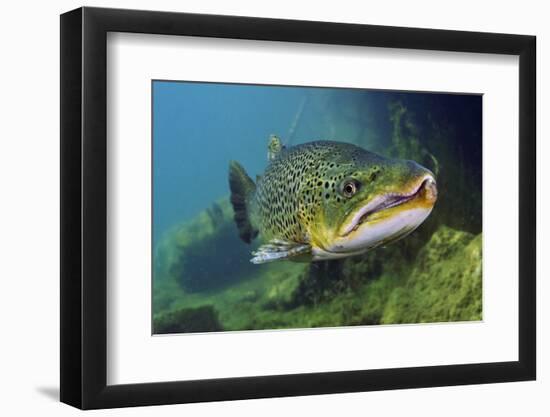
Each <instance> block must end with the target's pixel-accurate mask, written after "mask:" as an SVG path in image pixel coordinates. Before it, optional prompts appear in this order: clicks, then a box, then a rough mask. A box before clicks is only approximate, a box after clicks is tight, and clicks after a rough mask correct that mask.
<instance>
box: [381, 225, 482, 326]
mask: <svg viewBox="0 0 550 417" xmlns="http://www.w3.org/2000/svg"><path fill="white" fill-rule="evenodd" d="M481 318H482V235H481V234H479V235H477V236H474V235H472V234H470V233H467V232H461V231H457V230H454V229H451V228H449V227H445V226H442V227H440V228H439V229H438V230H437V232H436V233H434V235H433V236H432V238H431V239H430V241H429V242H428V243H427V245H426V246H425V247H424V248H422V250H421V251H420V252H419V254H418V258H417V260H416V262H415V263H414V264H413V268H412V271H411V273H410V276H409V278H408V280H407V282H406V284H405V285H403V286H401V287H398V288H395V290H394V291H393V292H392V294H391V296H390V297H389V300H388V302H387V304H386V307H385V308H384V312H383V316H382V319H381V322H382V323H388V324H389V323H426V322H445V321H469V320H481Z"/></svg>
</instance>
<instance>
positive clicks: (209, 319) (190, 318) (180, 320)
mask: <svg viewBox="0 0 550 417" xmlns="http://www.w3.org/2000/svg"><path fill="white" fill-rule="evenodd" d="M153 329H154V330H153V333H154V334H167V333H196V332H219V331H222V330H223V327H222V325H221V323H220V321H219V319H218V312H217V311H216V310H215V309H214V307H213V306H211V305H206V306H201V307H197V308H182V309H179V310H175V311H169V312H166V313H162V314H160V315H158V316H157V317H155V318H154V319H153Z"/></svg>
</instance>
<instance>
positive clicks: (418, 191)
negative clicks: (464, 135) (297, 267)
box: [229, 136, 437, 264]
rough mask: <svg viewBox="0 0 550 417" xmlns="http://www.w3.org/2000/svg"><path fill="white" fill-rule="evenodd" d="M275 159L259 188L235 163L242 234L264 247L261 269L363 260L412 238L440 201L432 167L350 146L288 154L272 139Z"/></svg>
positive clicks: (324, 144) (322, 145)
mask: <svg viewBox="0 0 550 417" xmlns="http://www.w3.org/2000/svg"><path fill="white" fill-rule="evenodd" d="M268 160H269V164H268V166H267V168H266V169H265V172H264V174H263V175H262V176H258V177H257V180H256V183H254V181H253V180H252V179H251V178H250V177H249V176H248V175H247V174H246V171H245V170H244V168H243V167H242V166H241V165H240V164H239V163H238V162H235V161H231V162H230V165H229V186H230V189H231V203H232V205H233V210H234V219H235V222H236V224H237V228H238V230H239V235H240V237H241V239H242V240H244V241H245V242H247V243H250V242H251V241H252V240H253V239H255V238H256V236H258V235H259V236H260V238H261V239H262V242H263V244H262V245H261V246H260V247H259V248H258V250H257V251H255V252H253V253H252V255H253V258H252V259H251V262H252V263H255V264H261V263H265V262H271V261H275V260H280V259H288V260H295V261H319V260H329V259H338V258H344V257H348V256H353V255H359V254H361V253H364V252H366V251H368V250H370V249H373V248H376V247H379V246H384V245H387V244H388V243H391V242H394V241H396V240H398V239H401V238H403V237H405V236H407V235H408V234H409V233H411V232H412V231H413V230H415V229H416V228H417V227H418V226H419V225H420V224H421V223H422V222H423V221H424V220H425V219H426V218H427V217H428V215H429V214H430V212H431V211H432V208H433V206H434V204H435V201H436V199H437V187H436V182H435V177H434V174H433V173H432V172H431V171H429V170H428V169H426V168H424V167H422V166H421V165H419V164H418V163H416V162H414V161H408V160H399V159H389V158H384V157H382V156H380V155H377V154H375V153H372V152H368V151H366V150H364V149H362V148H360V147H358V146H356V145H352V144H349V143H343V142H332V141H316V142H309V143H305V144H302V145H297V146H293V147H289V148H285V147H284V146H282V144H281V141H280V140H279V139H278V138H277V137H276V136H272V137H271V138H270V143H269V146H268Z"/></svg>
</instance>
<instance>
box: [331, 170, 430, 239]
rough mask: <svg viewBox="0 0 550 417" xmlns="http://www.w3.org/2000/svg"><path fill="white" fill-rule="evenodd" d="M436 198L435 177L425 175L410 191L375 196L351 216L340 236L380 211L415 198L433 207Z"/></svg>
mask: <svg viewBox="0 0 550 417" xmlns="http://www.w3.org/2000/svg"><path fill="white" fill-rule="evenodd" d="M436 199H437V187H436V183H435V179H434V177H433V176H432V175H429V174H428V175H425V176H424V177H422V178H421V179H420V180H419V181H416V182H415V185H414V186H413V188H412V190H411V191H410V192H406V193H395V192H392V193H386V194H383V195H379V196H376V197H375V198H373V199H372V200H371V201H369V202H368V203H367V204H366V205H364V206H363V207H361V209H360V210H358V211H357V213H355V215H354V216H353V217H352V218H351V221H349V222H348V224H347V226H345V227H344V230H343V232H342V234H341V235H340V236H341V237H346V236H348V235H349V234H351V233H352V232H354V231H356V230H357V229H359V227H360V226H361V225H363V224H364V223H367V222H369V221H370V220H372V217H373V215H374V214H375V213H380V212H381V211H384V210H389V209H391V208H394V207H397V206H402V205H404V204H406V203H409V202H411V201H413V200H423V201H424V202H425V203H426V205H428V206H430V207H431V206H433V204H434V203H435V201H436Z"/></svg>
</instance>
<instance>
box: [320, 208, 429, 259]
mask: <svg viewBox="0 0 550 417" xmlns="http://www.w3.org/2000/svg"><path fill="white" fill-rule="evenodd" d="M431 211H432V209H431V207H429V208H423V207H421V208H411V209H408V210H402V211H400V212H399V213H396V214H395V215H393V216H392V217H391V218H388V219H384V220H381V221H379V222H376V223H368V222H367V223H363V224H361V225H359V227H358V228H357V229H356V230H354V231H352V232H350V233H348V234H347V235H346V236H344V237H340V238H338V239H336V240H335V241H334V242H333V243H332V244H331V245H330V246H329V247H327V248H326V249H325V251H327V252H330V253H337V254H341V255H343V256H354V255H356V254H360V253H363V252H366V251H368V250H370V249H374V248H376V247H379V246H384V245H386V244H388V243H390V242H393V241H396V240H399V239H401V238H403V237H405V236H407V235H408V234H409V233H411V232H413V231H414V230H415V229H416V228H417V227H418V226H420V225H421V224H422V222H424V220H426V218H427V217H428V216H429V214H430V212H431ZM343 256H342V257H343Z"/></svg>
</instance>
